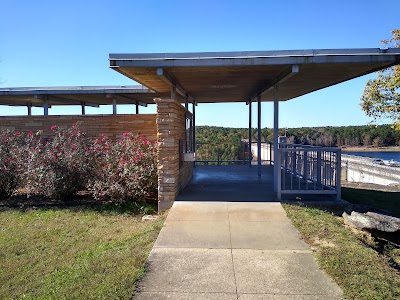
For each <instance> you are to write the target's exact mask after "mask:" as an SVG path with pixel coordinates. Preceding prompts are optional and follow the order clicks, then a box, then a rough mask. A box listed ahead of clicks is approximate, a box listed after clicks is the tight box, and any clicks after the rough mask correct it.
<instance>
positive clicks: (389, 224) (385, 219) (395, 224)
mask: <svg viewBox="0 0 400 300" xmlns="http://www.w3.org/2000/svg"><path fill="white" fill-rule="evenodd" d="M343 219H344V223H345V224H346V225H349V226H351V227H354V228H357V229H368V230H378V231H382V232H390V233H394V232H397V231H399V232H400V219H399V218H396V217H391V216H387V215H384V214H379V213H376V212H366V213H359V212H356V211H352V212H351V215H349V214H348V213H346V212H344V213H343Z"/></svg>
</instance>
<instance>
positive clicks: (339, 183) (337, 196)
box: [336, 148, 342, 200]
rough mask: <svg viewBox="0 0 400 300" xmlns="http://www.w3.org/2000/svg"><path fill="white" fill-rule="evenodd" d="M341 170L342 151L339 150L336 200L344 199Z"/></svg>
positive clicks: (337, 153)
mask: <svg viewBox="0 0 400 300" xmlns="http://www.w3.org/2000/svg"><path fill="white" fill-rule="evenodd" d="M341 168H342V150H341V149H340V148H339V149H338V150H337V152H336V192H337V194H336V199H337V200H341V199H342V183H341V173H342V172H341Z"/></svg>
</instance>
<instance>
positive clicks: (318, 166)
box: [317, 149, 322, 186]
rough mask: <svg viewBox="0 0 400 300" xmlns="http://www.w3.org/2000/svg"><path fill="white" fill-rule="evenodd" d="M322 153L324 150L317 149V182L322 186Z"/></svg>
mask: <svg viewBox="0 0 400 300" xmlns="http://www.w3.org/2000/svg"><path fill="white" fill-rule="evenodd" d="M321 154H322V150H320V149H317V184H319V185H321V186H322V182H321V171H322V170H321Z"/></svg>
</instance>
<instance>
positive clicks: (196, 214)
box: [134, 201, 342, 300]
mask: <svg viewBox="0 0 400 300" xmlns="http://www.w3.org/2000/svg"><path fill="white" fill-rule="evenodd" d="M138 290H139V291H138V293H137V294H136V296H135V297H134V299H139V300H144V299H145V300H147V299H159V300H164V299H179V300H183V299H192V300H205V299H217V300H234V299H241V300H262V299H273V300H284V299H290V300H311V299H312V300H315V299H326V300H329V299H341V295H342V293H341V290H340V289H339V287H338V286H337V285H336V284H335V283H334V282H333V281H332V280H331V279H330V278H329V277H328V276H327V275H326V274H325V273H324V272H323V271H321V270H320V269H319V268H318V266H317V264H316V261H315V259H314V256H313V254H312V252H311V251H310V249H309V247H308V246H307V245H306V244H305V243H304V242H303V241H302V240H301V239H300V238H299V235H298V233H297V231H296V229H295V228H294V227H293V226H292V224H291V222H290V221H289V219H288V218H287V216H286V214H285V211H284V210H283V208H282V206H281V204H280V203H277V202H275V203H274V202H201V201H196V202H190V201H180V202H178V201H177V202H175V203H174V205H173V207H172V208H171V210H170V212H169V215H168V217H167V220H166V222H165V225H164V227H163V228H162V230H161V232H160V235H159V236H158V239H157V241H156V243H155V245H154V247H153V249H152V251H151V253H150V256H149V259H148V265H147V269H146V274H145V276H144V278H143V280H142V281H141V282H140V283H139V286H138Z"/></svg>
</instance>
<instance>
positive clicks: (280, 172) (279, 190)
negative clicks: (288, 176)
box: [274, 149, 285, 201]
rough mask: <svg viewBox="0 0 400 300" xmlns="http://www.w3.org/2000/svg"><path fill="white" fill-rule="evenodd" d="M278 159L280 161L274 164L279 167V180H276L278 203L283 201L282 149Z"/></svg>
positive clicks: (279, 151)
mask: <svg viewBox="0 0 400 300" xmlns="http://www.w3.org/2000/svg"><path fill="white" fill-rule="evenodd" d="M277 158H278V161H276V162H274V164H276V165H277V178H276V185H277V198H278V201H281V200H282V169H281V158H282V152H281V150H280V149H278V155H277ZM283 189H285V187H283Z"/></svg>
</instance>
